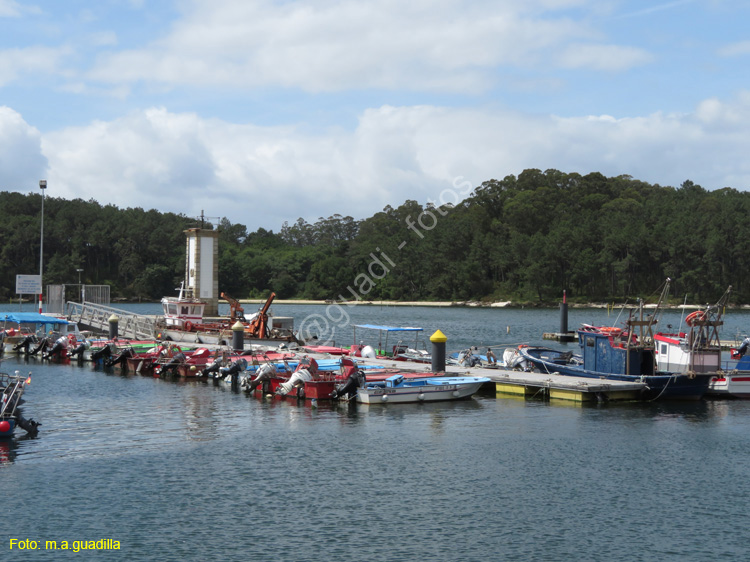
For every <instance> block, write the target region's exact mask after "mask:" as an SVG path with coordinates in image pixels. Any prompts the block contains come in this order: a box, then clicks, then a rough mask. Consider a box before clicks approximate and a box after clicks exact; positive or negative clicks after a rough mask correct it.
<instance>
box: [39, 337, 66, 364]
mask: <svg viewBox="0 0 750 562" xmlns="http://www.w3.org/2000/svg"><path fill="white" fill-rule="evenodd" d="M67 355H68V338H66V337H65V336H60V337H59V338H57V340H55V343H54V344H53V345H52V346H48V347H47V351H46V352H45V353H43V354H42V358H43V359H51V358H53V357H57V358H60V357H67Z"/></svg>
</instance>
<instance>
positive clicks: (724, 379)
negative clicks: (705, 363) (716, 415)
mask: <svg viewBox="0 0 750 562" xmlns="http://www.w3.org/2000/svg"><path fill="white" fill-rule="evenodd" d="M706 394H708V395H709V396H724V397H727V396H730V397H733V398H745V399H747V398H750V372H748V373H738V374H725V375H715V376H713V377H711V381H710V382H709V383H708V392H707V393H706Z"/></svg>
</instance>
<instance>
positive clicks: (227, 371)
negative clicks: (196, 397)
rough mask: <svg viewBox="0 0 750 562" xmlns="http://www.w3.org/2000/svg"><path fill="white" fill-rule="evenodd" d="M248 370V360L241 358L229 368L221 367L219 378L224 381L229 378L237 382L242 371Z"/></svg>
mask: <svg viewBox="0 0 750 562" xmlns="http://www.w3.org/2000/svg"><path fill="white" fill-rule="evenodd" d="M245 369H247V359H243V358H242V357H240V358H239V359H237V360H236V361H233V362H232V364H231V365H229V367H221V368H220V369H219V376H220V378H222V379H226V378H227V377H232V380H233V381H234V380H237V377H238V376H239V374H240V372H241V371H244V370H245Z"/></svg>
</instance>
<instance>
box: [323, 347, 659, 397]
mask: <svg viewBox="0 0 750 562" xmlns="http://www.w3.org/2000/svg"><path fill="white" fill-rule="evenodd" d="M311 356H313V354H311ZM356 361H357V362H358V363H361V364H364V365H380V366H382V367H387V368H389V369H400V370H401V371H404V372H406V371H409V372H413V373H420V372H431V371H432V367H431V365H430V364H429V363H424V364H420V363H413V362H411V361H394V360H390V359H363V358H361V357H357V358H356ZM445 374H446V375H450V376H461V375H465V376H472V377H487V378H489V379H490V381H491V382H490V383H487V385H486V386H489V390H494V392H495V393H497V394H507V395H513V396H522V397H525V398H545V399H547V398H548V399H550V400H567V401H572V402H576V403H583V402H606V401H610V400H638V399H639V398H640V395H641V391H642V390H643V389H644V388H646V384H645V383H642V382H628V381H617V380H608V379H593V378H588V377H570V376H567V375H560V374H557V373H527V372H524V371H511V370H508V369H502V368H497V367H487V366H484V367H462V366H460V365H446V367H445ZM493 387H494V388H493ZM485 388H486V387H485Z"/></svg>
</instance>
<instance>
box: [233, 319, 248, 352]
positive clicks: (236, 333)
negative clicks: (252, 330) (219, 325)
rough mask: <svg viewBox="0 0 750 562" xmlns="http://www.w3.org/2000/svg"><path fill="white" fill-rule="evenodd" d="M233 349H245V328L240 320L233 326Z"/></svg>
mask: <svg viewBox="0 0 750 562" xmlns="http://www.w3.org/2000/svg"><path fill="white" fill-rule="evenodd" d="M232 349H233V350H235V351H242V350H243V349H245V326H244V324H243V323H242V322H240V321H239V320H237V322H235V323H234V326H232Z"/></svg>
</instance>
